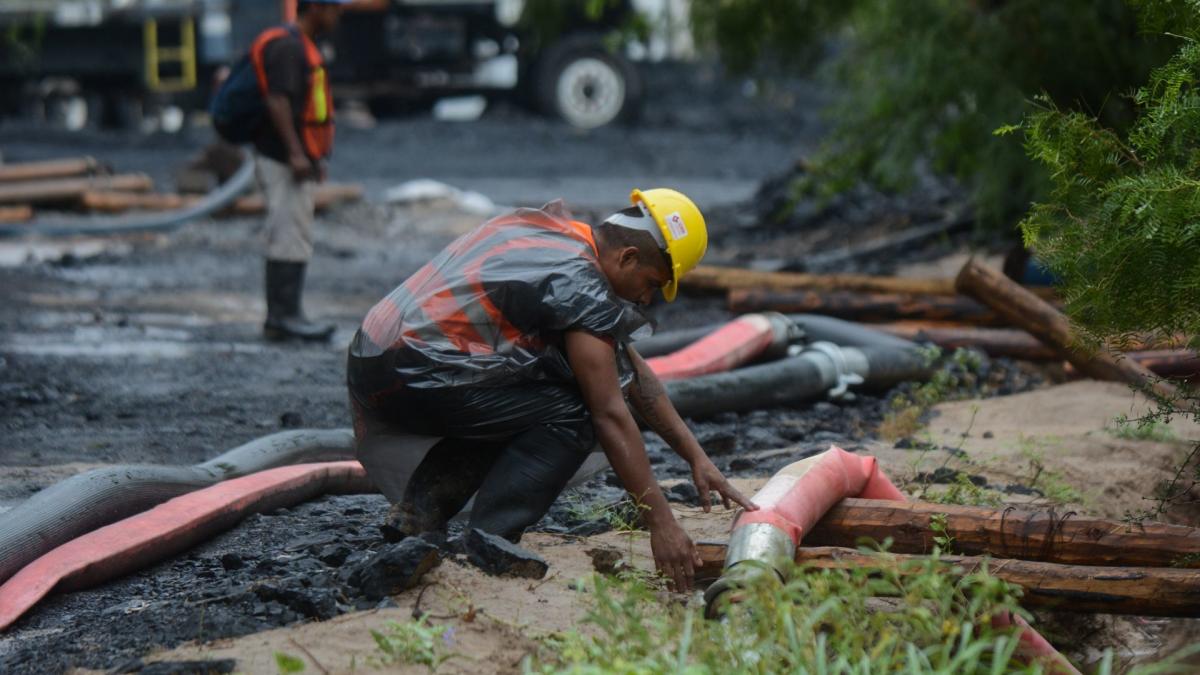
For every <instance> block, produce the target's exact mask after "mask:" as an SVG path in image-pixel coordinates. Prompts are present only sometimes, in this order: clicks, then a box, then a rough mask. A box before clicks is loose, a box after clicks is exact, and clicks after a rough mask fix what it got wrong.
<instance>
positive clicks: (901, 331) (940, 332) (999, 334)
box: [873, 323, 1061, 361]
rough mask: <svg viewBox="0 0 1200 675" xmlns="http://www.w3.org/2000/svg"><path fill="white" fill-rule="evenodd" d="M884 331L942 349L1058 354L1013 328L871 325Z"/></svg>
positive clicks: (1037, 356)
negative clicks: (928, 343)
mask: <svg viewBox="0 0 1200 675" xmlns="http://www.w3.org/2000/svg"><path fill="white" fill-rule="evenodd" d="M873 328H877V329H878V330H881V331H883V332H885V333H889V334H891V335H895V336H896V337H902V338H905V339H907V340H913V341H915V342H930V343H933V344H935V345H937V346H939V347H941V348H943V349H958V348H959V347H967V348H974V349H978V350H980V351H982V352H983V353H985V354H987V355H988V356H1007V357H1010V358H1014V359H1025V360H1028V361H1057V360H1060V359H1061V357H1060V356H1059V355H1058V353H1057V352H1055V351H1054V350H1053V349H1050V348H1049V347H1047V346H1046V345H1044V344H1042V343H1041V341H1040V340H1038V339H1037V338H1035V337H1033V336H1032V335H1030V334H1029V333H1026V332H1025V331H1023V330H1018V329H1016V328H977V327H972V326H959V327H944V326H922V325H914V324H908V325H906V324H895V323H893V324H880V325H878V326H873Z"/></svg>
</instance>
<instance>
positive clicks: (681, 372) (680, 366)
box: [646, 314, 787, 382]
mask: <svg viewBox="0 0 1200 675" xmlns="http://www.w3.org/2000/svg"><path fill="white" fill-rule="evenodd" d="M780 319H781V320H782V319H783V318H782V317H780ZM786 339H787V331H786V329H785V328H784V329H781V327H780V326H779V325H778V322H777V321H772V319H771V318H770V317H768V316H766V315H763V314H747V315H745V316H742V317H739V318H737V319H734V320H733V321H730V322H729V323H727V324H725V325H724V326H721V327H720V328H718V329H717V330H716V331H714V332H712V333H709V334H708V335H706V336H704V337H703V338H700V339H699V340H697V341H696V342H693V343H692V344H690V345H688V346H687V347H684V348H683V349H680V350H679V351H677V352H674V353H672V354H668V355H666V356H658V357H655V358H652V359H647V361H646V365H648V366H650V369H651V370H653V371H654V374H655V375H657V376H658V379H660V380H663V381H664V382H665V381H669V380H682V379H685V378H689V377H697V376H699V375H710V374H712V373H720V372H725V371H727V370H733V369H734V368H737V367H738V366H741V365H745V364H746V363H748V362H750V361H751V360H753V359H755V358H756V357H758V356H759V355H761V354H762V353H764V352H766V351H767V350H768V349H770V348H771V347H772V346H775V345H777V344H778V343H780V342H781V341H786Z"/></svg>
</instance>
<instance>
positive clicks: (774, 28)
mask: <svg viewBox="0 0 1200 675" xmlns="http://www.w3.org/2000/svg"><path fill="white" fill-rule="evenodd" d="M1175 4H1180V3H1175ZM1172 16H1173V15H1172V14H1171V13H1169V12H1164V13H1159V14H1155V15H1153V16H1146V17H1145V22H1146V25H1151V26H1157V25H1161V24H1165V23H1167V22H1169V21H1171V20H1172ZM693 20H694V22H695V23H696V25H697V28H698V32H699V35H700V37H701V38H704V39H707V41H708V42H710V43H713V44H716V45H717V46H718V48H719V49H720V51H721V54H722V55H723V57H724V58H725V60H726V62H727V63H729V64H730V65H731V66H733V67H736V68H747V67H749V66H751V65H753V64H756V63H761V62H763V61H764V60H772V59H773V60H783V61H784V62H785V63H788V64H792V65H796V64H803V63H808V62H811V60H812V57H813V55H814V54H815V53H820V51H821V48H822V47H824V43H825V38H828V37H829V36H836V37H837V38H838V39H837V40H835V41H834V45H833V46H832V48H831V49H830V50H829V51H831V52H832V54H833V56H832V58H831V64H830V67H829V68H828V69H827V71H826V72H827V73H828V74H830V75H832V76H833V78H834V80H835V81H836V82H837V83H838V84H839V85H840V86H839V89H841V90H843V91H844V92H845V93H844V95H843V96H842V97H841V98H840V99H839V101H838V102H837V103H836V104H835V105H834V108H833V110H831V115H830V119H831V120H832V133H831V136H830V140H829V142H828V143H827V146H826V148H825V150H824V152H823V153H822V156H821V157H820V158H818V161H817V162H815V163H814V166H815V167H816V170H817V174H816V178H815V180H810V181H808V182H806V183H805V184H802V185H801V187H802V188H803V189H804V190H805V191H806V192H807V193H809V194H819V193H823V192H824V193H827V192H829V191H840V190H843V189H845V188H847V187H849V186H850V185H852V184H853V183H855V182H856V181H859V180H862V179H867V180H869V181H871V182H874V183H876V184H878V185H880V186H882V187H885V188H892V189H904V188H906V187H909V186H910V185H912V183H913V180H914V177H915V175H916V167H917V166H918V165H919V164H922V163H927V164H928V166H929V168H931V169H933V170H934V171H937V172H941V173H946V174H949V175H953V176H954V177H956V178H957V179H958V180H959V181H960V182H961V183H962V184H963V185H965V186H966V187H968V188H969V189H970V190H971V192H972V194H973V196H974V198H975V202H976V206H977V211H978V214H979V217H980V218H981V219H982V220H983V221H984V222H986V223H989V224H1002V225H1004V226H1008V225H1010V224H1011V223H1012V222H1014V221H1015V220H1016V219H1017V218H1018V217H1019V216H1020V215H1021V214H1023V213H1024V212H1025V210H1026V209H1027V208H1028V205H1029V203H1030V202H1031V201H1032V200H1033V199H1035V198H1037V197H1039V196H1044V195H1045V180H1046V179H1045V176H1044V173H1043V172H1042V171H1039V170H1038V169H1037V167H1036V166H1035V165H1034V164H1031V163H1030V161H1029V159H1028V158H1027V157H1026V156H1025V154H1024V153H1023V152H1022V151H1021V149H1020V148H1019V147H1016V144H1013V143H1009V142H1007V141H1006V139H1003V138H997V137H996V136H994V135H993V134H992V131H993V130H994V129H996V128H997V127H998V126H1000V125H1001V124H1004V123H1006V122H1011V121H1012V120H1015V119H1020V117H1021V116H1022V115H1023V114H1024V113H1025V112H1027V111H1028V110H1030V107H1029V106H1030V101H1029V97H1030V96H1032V95H1034V94H1036V93H1038V92H1044V95H1045V97H1046V98H1047V100H1049V101H1052V102H1053V103H1054V105H1057V106H1061V107H1063V108H1065V109H1078V110H1083V111H1088V112H1089V114H1092V115H1094V116H1098V117H1099V118H1101V119H1103V120H1105V122H1106V123H1107V124H1109V125H1111V126H1113V127H1115V128H1125V127H1126V126H1127V125H1128V123H1129V120H1130V119H1131V112H1132V106H1131V102H1130V101H1128V100H1126V99H1125V98H1123V97H1121V96H1120V94H1122V93H1123V92H1125V91H1127V90H1128V89H1130V88H1132V87H1133V86H1135V85H1136V84H1138V83H1140V82H1142V81H1144V79H1145V77H1146V74H1147V73H1148V72H1149V70H1150V69H1151V68H1152V67H1153V66H1155V65H1158V64H1161V63H1163V62H1164V61H1165V60H1166V58H1167V56H1168V55H1169V51H1168V49H1169V46H1168V45H1166V44H1165V43H1164V42H1163V41H1162V40H1159V39H1157V38H1153V37H1146V36H1145V34H1144V32H1143V31H1140V30H1139V26H1138V23H1137V22H1136V21H1135V16H1134V14H1133V13H1132V12H1131V11H1130V10H1129V8H1128V7H1127V5H1126V4H1125V3H1124V2H1122V1H1121V0H1056V1H1055V2H1045V1H1044V0H973V1H964V0H905V1H904V2H894V1H892V0H739V1H738V2H728V1H726V0H694V2H693ZM1155 34H1157V33H1155Z"/></svg>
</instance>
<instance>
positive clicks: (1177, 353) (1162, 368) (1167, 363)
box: [1125, 349, 1200, 377]
mask: <svg viewBox="0 0 1200 675" xmlns="http://www.w3.org/2000/svg"><path fill="white" fill-rule="evenodd" d="M1125 356H1126V358H1129V359H1131V360H1132V361H1133V362H1134V363H1137V364H1138V365H1140V366H1143V367H1145V368H1149V369H1150V371H1151V372H1153V373H1154V374H1155V375H1160V376H1162V377H1195V376H1196V375H1198V374H1200V354H1198V353H1197V352H1196V351H1194V350H1191V349H1150V350H1146V351H1138V352H1127V353H1126V354H1125Z"/></svg>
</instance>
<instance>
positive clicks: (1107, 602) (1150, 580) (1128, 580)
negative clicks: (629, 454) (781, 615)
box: [696, 542, 1200, 617]
mask: <svg viewBox="0 0 1200 675" xmlns="http://www.w3.org/2000/svg"><path fill="white" fill-rule="evenodd" d="M696 548H697V551H698V552H699V553H700V558H701V560H702V563H703V564H701V566H700V568H699V569H698V570H697V573H696V578H697V579H700V580H711V579H715V578H716V577H717V576H719V575H720V572H721V568H722V567H723V566H724V560H725V548H726V547H725V545H724V544H720V543H712V542H702V543H698V544H697V546H696ZM927 561H928V558H927V557H925V556H919V555H907V554H895V553H892V554H880V553H864V552H862V551H858V550H856V549H851V548H841V547H809V546H802V547H800V548H799V549H798V550H797V551H796V562H797V563H800V564H802V565H805V566H806V567H808V568H809V569H814V570H822V569H842V570H856V569H864V568H867V569H876V568H877V569H881V570H890V571H896V572H900V573H911V572H912V571H914V570H919V569H923V567H924V563H925V562H927ZM940 561H941V562H942V563H943V564H944V567H943V569H944V570H945V572H946V573H947V574H954V575H961V574H968V573H972V572H976V571H979V570H981V569H984V568H986V569H987V571H988V573H989V574H991V575H992V576H994V577H997V578H999V579H1003V580H1004V581H1006V582H1008V583H1010V584H1013V585H1015V586H1019V587H1020V588H1021V590H1022V596H1021V599H1020V602H1021V605H1022V606H1024V607H1031V608H1041V609H1054V610H1059V611H1066V612H1079V613H1099V614H1133V615H1140V616H1179V617H1195V616H1200V570H1194V569H1173V568H1163V567H1110V566H1094V565H1060V564H1057V563H1047V562H1033V561H1028V560H1012V559H1003V558H990V557H983V556H964V555H943V556H941V557H940Z"/></svg>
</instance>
